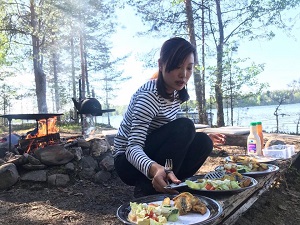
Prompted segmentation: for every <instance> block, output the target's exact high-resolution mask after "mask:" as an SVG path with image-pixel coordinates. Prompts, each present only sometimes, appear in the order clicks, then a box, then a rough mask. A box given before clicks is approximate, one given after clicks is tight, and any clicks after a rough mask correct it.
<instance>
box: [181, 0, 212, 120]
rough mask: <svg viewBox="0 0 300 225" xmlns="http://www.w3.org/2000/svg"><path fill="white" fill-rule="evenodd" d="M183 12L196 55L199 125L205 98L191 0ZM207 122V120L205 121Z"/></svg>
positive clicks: (187, 0)
mask: <svg viewBox="0 0 300 225" xmlns="http://www.w3.org/2000/svg"><path fill="white" fill-rule="evenodd" d="M185 10H186V16H187V21H188V31H189V38H190V41H191V44H192V45H193V46H195V48H196V53H195V67H196V68H195V71H194V83H195V93H196V100H197V105H198V113H199V123H204V116H203V115H205V116H206V113H205V108H203V105H204V104H203V102H205V96H204V92H203V86H204V85H203V82H201V74H200V70H199V69H197V66H199V60H198V52H197V43H196V35H195V27H194V18H193V9H192V4H191V0H186V1H185ZM206 121H207V120H206Z"/></svg>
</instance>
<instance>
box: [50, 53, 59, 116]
mask: <svg viewBox="0 0 300 225" xmlns="http://www.w3.org/2000/svg"><path fill="white" fill-rule="evenodd" d="M57 62H58V55H57V54H56V52H54V53H53V54H52V63H53V79H54V97H55V112H59V111H60V97H59V85H58V71H57Z"/></svg>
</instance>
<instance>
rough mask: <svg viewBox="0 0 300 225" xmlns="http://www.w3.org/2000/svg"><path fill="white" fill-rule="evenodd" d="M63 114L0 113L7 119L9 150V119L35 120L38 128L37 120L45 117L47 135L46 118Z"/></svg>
mask: <svg viewBox="0 0 300 225" xmlns="http://www.w3.org/2000/svg"><path fill="white" fill-rule="evenodd" d="M61 115H63V114H61V113H59V114H55V113H44V114H7V115H1V116H0V117H3V118H6V119H7V120H8V132H9V135H8V136H9V140H8V143H9V150H11V121H12V120H13V119H21V120H35V121H36V123H37V128H38V121H39V120H42V119H45V120H46V123H45V125H46V135H48V119H50V118H54V117H58V116H61Z"/></svg>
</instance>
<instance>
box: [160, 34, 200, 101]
mask: <svg viewBox="0 0 300 225" xmlns="http://www.w3.org/2000/svg"><path fill="white" fill-rule="evenodd" d="M191 53H193V54H194V55H195V54H196V49H195V47H194V46H193V45H191V43H190V42H188V41H186V40H185V39H183V38H180V37H174V38H171V39H169V40H167V41H165V43H164V44H163V45H162V47H161V50H160V58H159V60H160V63H161V64H164V65H166V71H167V72H171V71H172V70H174V69H176V68H178V67H179V66H180V65H181V64H182V63H183V62H184V60H185V59H186V58H187V56H188V55H189V54H191ZM157 91H158V93H159V94H160V95H161V96H162V97H164V98H166V99H172V98H173V95H172V94H169V93H167V91H166V87H165V82H164V79H163V75H162V72H161V71H159V72H158V77H157ZM179 99H180V100H181V101H182V102H185V101H187V100H188V99H189V94H188V93H187V90H186V88H185V87H184V88H183V89H181V90H180V91H179Z"/></svg>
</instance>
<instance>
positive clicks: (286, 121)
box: [97, 103, 300, 133]
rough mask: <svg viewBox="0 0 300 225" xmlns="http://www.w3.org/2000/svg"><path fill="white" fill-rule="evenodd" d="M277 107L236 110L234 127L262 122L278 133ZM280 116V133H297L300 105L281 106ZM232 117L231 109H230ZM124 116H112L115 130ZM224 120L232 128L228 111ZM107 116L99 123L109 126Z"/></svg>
mask: <svg viewBox="0 0 300 225" xmlns="http://www.w3.org/2000/svg"><path fill="white" fill-rule="evenodd" d="M276 107H277V105H269V106H253V107H242V108H235V109H234V111H233V117H234V124H233V125H234V126H242V127H249V124H250V122H255V121H261V122H262V125H263V129H264V130H265V131H266V132H275V131H276V117H275V115H274V112H275V110H276ZM212 113H213V114H214V115H213V123H212V124H213V125H215V124H216V122H217V113H216V110H215V109H213V110H212ZM278 114H279V115H280V116H279V118H278V119H279V131H280V132H285V133H296V126H297V122H298V121H299V119H300V103H297V104H289V105H281V106H280V107H279V110H278ZM228 115H229V116H230V109H228ZM122 118H123V117H122V116H110V124H111V126H112V127H114V128H118V127H119V125H120V122H121V120H122ZM224 120H225V124H226V126H230V119H229V120H227V109H226V108H225V109H224ZM107 121H108V119H107V116H106V115H103V116H102V117H97V122H98V123H104V124H107V123H108V122H107Z"/></svg>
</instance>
